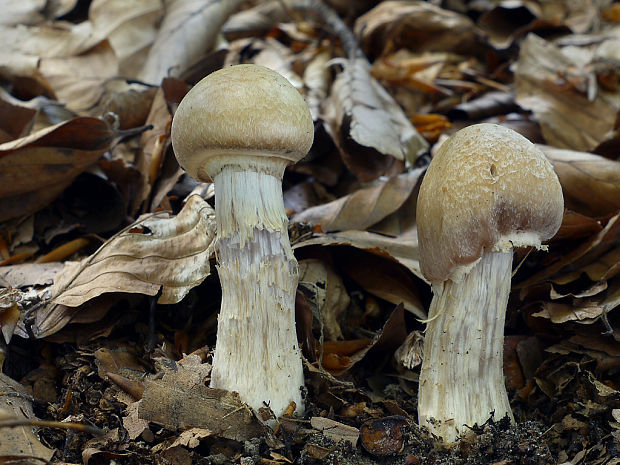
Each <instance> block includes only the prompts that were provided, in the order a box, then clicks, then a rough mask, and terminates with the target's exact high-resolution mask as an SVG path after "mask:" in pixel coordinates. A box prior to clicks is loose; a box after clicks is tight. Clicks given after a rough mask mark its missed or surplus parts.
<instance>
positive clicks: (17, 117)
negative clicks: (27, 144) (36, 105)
mask: <svg viewBox="0 0 620 465" xmlns="http://www.w3.org/2000/svg"><path fill="white" fill-rule="evenodd" d="M36 114H37V111H36V110H34V109H31V108H27V107H24V106H22V105H15V104H14V103H12V102H10V101H7V100H5V99H4V98H0V144H3V143H5V142H9V141H12V140H14V139H18V138H20V137H24V136H26V135H27V134H28V132H29V131H30V129H31V128H32V125H33V124H34V118H35V115H36Z"/></svg>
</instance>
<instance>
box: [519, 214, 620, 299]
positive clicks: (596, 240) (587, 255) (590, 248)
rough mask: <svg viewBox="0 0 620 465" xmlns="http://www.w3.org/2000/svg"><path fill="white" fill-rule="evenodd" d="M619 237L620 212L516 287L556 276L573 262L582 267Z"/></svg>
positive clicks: (603, 251) (522, 286)
mask: <svg viewBox="0 0 620 465" xmlns="http://www.w3.org/2000/svg"><path fill="white" fill-rule="evenodd" d="M618 238H620V213H618V214H617V215H615V216H613V217H612V218H611V219H609V221H608V222H607V224H606V225H605V227H604V228H603V229H602V230H601V231H600V232H598V233H597V234H595V235H594V236H592V237H590V238H589V239H588V240H587V241H585V242H584V243H582V244H581V245H579V246H576V247H575V248H574V249H572V250H571V251H569V252H567V253H565V254H563V255H562V256H560V257H558V258H557V259H556V260H555V261H554V262H553V263H552V264H551V265H549V266H547V267H545V268H543V269H542V270H540V271H538V272H536V273H534V274H533V275H532V276H530V277H529V278H528V279H526V280H525V281H522V282H520V283H518V284H516V285H515V286H514V288H515V289H523V288H526V287H528V286H532V285H534V284H536V283H540V282H542V281H544V280H545V279H546V278H548V277H550V276H554V275H555V274H556V273H558V272H559V271H560V270H561V269H562V268H564V267H565V266H566V265H569V264H572V265H573V266H574V267H580V266H585V265H586V264H589V263H592V261H593V260H596V259H597V258H598V257H600V256H601V255H604V254H605V253H606V252H607V251H608V250H609V248H610V244H614V243H616V242H617V241H618ZM581 262H584V263H581Z"/></svg>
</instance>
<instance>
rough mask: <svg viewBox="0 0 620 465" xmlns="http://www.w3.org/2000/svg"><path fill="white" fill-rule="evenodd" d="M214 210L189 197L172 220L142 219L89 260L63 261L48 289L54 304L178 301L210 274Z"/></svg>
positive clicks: (162, 217)
mask: <svg viewBox="0 0 620 465" xmlns="http://www.w3.org/2000/svg"><path fill="white" fill-rule="evenodd" d="M214 238H215V212H214V210H213V209H212V208H211V207H210V206H209V204H208V203H206V202H205V201H204V200H202V198H200V197H199V196H197V195H193V196H191V197H190V198H189V200H188V201H187V203H186V204H185V206H184V207H183V209H182V210H181V211H180V212H179V214H178V215H177V216H175V217H170V216H169V215H168V214H151V215H145V216H143V217H141V218H140V219H138V221H136V222H135V223H134V224H132V225H131V226H129V227H127V228H125V229H124V230H123V231H121V232H120V233H119V234H117V235H115V236H114V237H113V238H111V239H110V240H108V241H107V242H106V243H105V244H103V245H102V246H101V247H100V248H99V250H97V251H96V252H95V253H94V254H92V255H91V256H90V257H88V258H86V259H84V260H82V261H81V262H72V263H68V264H66V266H65V269H64V270H63V271H62V273H61V274H59V275H58V276H57V278H56V282H55V283H54V285H53V286H52V290H51V292H52V302H53V303H54V304H60V305H66V306H69V307H78V306H79V305H82V304H83V303H84V302H87V301H89V300H90V299H93V298H94V297H97V296H99V295H101V294H104V293H109V292H113V293H118V292H126V293H140V294H146V295H151V296H153V295H156V294H157V293H158V292H159V290H160V289H161V296H160V297H159V300H158V302H159V303H160V304H172V303H177V302H179V301H180V300H181V299H183V297H185V295H186V294H187V293H188V292H189V290H190V289H191V288H193V287H195V286H197V285H199V284H200V283H201V282H202V281H203V280H204V279H205V278H206V277H207V276H209V273H210V271H211V270H210V265H209V257H210V256H211V254H212V253H213V250H214V249H213V247H214V244H213V239H214Z"/></svg>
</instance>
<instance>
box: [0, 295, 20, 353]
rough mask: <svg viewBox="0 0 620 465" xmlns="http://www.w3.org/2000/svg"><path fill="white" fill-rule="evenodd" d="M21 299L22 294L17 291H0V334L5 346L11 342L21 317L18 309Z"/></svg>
mask: <svg viewBox="0 0 620 465" xmlns="http://www.w3.org/2000/svg"><path fill="white" fill-rule="evenodd" d="M21 299H22V294H21V293H20V292H19V291H18V290H17V289H11V288H4V289H0V334H1V335H2V336H3V338H4V342H6V343H7V344H8V343H9V342H11V338H12V337H13V333H14V332H15V327H16V326H17V322H18V321H19V319H20V317H21V316H22V312H21V310H20V308H19V302H20V300H21ZM1 342H2V341H0V343H1Z"/></svg>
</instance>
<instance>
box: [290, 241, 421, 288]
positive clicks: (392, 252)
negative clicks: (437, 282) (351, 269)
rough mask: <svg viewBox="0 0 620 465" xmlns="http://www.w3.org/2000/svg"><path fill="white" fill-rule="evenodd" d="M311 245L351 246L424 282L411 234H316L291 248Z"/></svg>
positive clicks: (417, 252)
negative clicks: (398, 235)
mask: <svg viewBox="0 0 620 465" xmlns="http://www.w3.org/2000/svg"><path fill="white" fill-rule="evenodd" d="M313 245H321V246H327V245H333V246H351V247H355V248H357V249H362V250H366V251H368V252H370V253H373V254H375V255H379V256H381V257H386V258H389V259H391V260H394V261H396V262H398V263H400V264H401V265H403V266H404V267H406V268H407V269H409V271H411V272H412V273H413V274H414V275H416V276H417V277H418V278H420V279H422V280H423V281H426V280H425V278H424V276H423V275H422V272H421V271H420V261H419V256H420V255H419V254H420V252H419V250H418V236H417V234H411V235H407V236H401V237H388V236H384V235H381V234H375V233H371V232H368V231H355V230H351V231H341V232H336V233H329V234H318V235H317V236H316V237H314V238H312V239H309V240H307V241H303V242H299V243H297V244H295V245H294V246H293V249H294V250H296V249H298V248H301V247H310V246H313Z"/></svg>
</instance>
